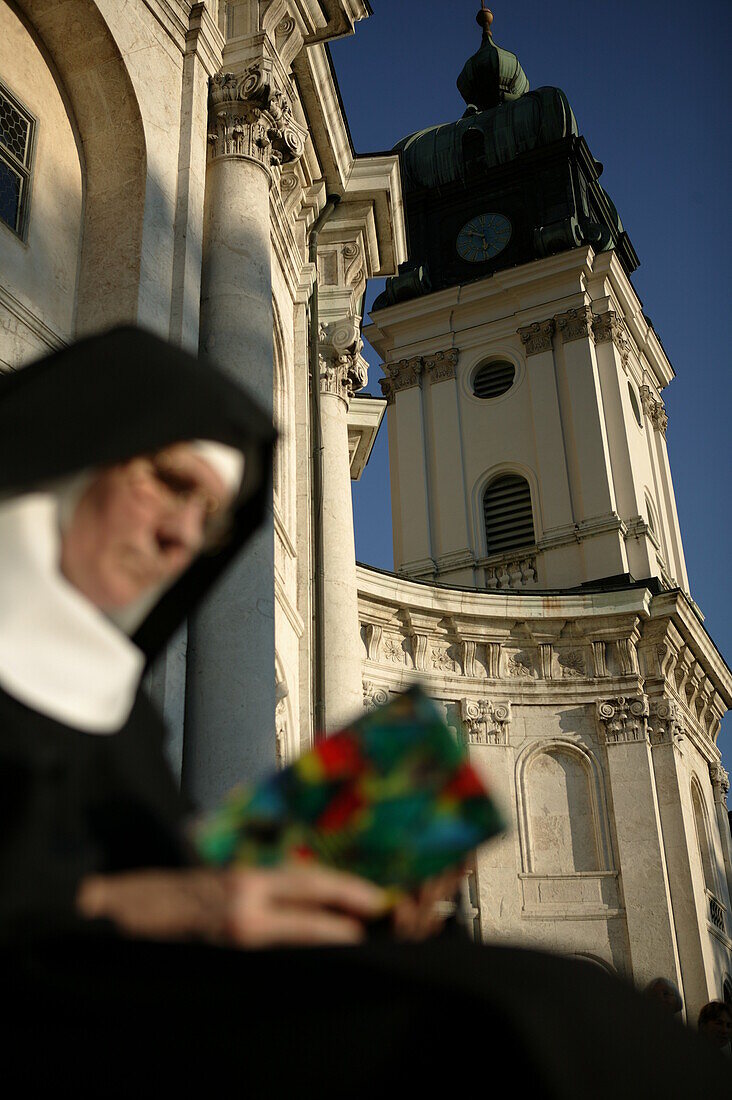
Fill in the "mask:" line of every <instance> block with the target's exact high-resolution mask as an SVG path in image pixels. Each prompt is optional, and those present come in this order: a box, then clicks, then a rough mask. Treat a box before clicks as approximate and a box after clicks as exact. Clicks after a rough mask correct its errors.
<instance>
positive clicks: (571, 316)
mask: <svg viewBox="0 0 732 1100" xmlns="http://www.w3.org/2000/svg"><path fill="white" fill-rule="evenodd" d="M554 320H555V321H556V323H557V332H558V333H559V335H560V336H561V338H562V343H563V344H569V343H571V341H572V340H584V339H588V338H589V339H590V340H594V333H593V331H592V322H593V316H592V307H591V306H581V307H580V308H579V309H568V310H567V312H566V313H559V314H557V316H556V317H555V318H554Z"/></svg>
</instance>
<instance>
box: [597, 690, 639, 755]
mask: <svg viewBox="0 0 732 1100" xmlns="http://www.w3.org/2000/svg"><path fill="white" fill-rule="evenodd" d="M648 713H649V710H648V699H647V697H646V696H645V695H635V696H627V697H626V696H624V695H621V696H619V697H618V698H617V699H606V700H601V701H599V702H598V703H597V718H598V723H599V726H600V731H601V733H602V735H603V737H604V739H605V744H607V745H620V744H628V743H629V742H632V741H646V740H647V739H648V721H647V720H648Z"/></svg>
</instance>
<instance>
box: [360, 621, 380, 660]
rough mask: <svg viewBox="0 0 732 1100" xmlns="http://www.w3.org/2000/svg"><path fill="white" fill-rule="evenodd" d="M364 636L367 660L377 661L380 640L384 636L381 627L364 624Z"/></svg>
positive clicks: (376, 624) (373, 624) (375, 624)
mask: <svg viewBox="0 0 732 1100" xmlns="http://www.w3.org/2000/svg"><path fill="white" fill-rule="evenodd" d="M364 635H365V638H364V640H365V642H366V656H367V658H368V659H369V661H378V659H379V657H380V656H381V639H382V638H383V636H384V628H383V626H380V625H379V624H378V623H366V625H365V627H364Z"/></svg>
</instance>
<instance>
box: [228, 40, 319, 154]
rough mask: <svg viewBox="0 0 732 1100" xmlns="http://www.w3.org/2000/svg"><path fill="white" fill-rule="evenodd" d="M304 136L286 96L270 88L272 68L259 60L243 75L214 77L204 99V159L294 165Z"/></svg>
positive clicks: (301, 150) (272, 87)
mask: <svg viewBox="0 0 732 1100" xmlns="http://www.w3.org/2000/svg"><path fill="white" fill-rule="evenodd" d="M306 138H307V130H306V129H305V128H304V127H303V126H301V125H300V124H299V122H296V120H295V117H294V114H293V110H292V103H291V102H290V99H289V97H288V96H287V94H286V93H285V92H283V91H281V90H280V89H278V88H276V87H275V86H274V83H273V78H272V62H271V61H268V60H267V59H266V58H263V59H261V60H259V61H257V62H255V63H254V64H253V65H250V66H249V68H248V69H246V70H245V71H244V72H243V73H227V72H220V73H216V75H215V76H212V77H211V82H210V85H209V96H208V149H209V159H210V160H213V159H215V158H216V157H225V156H236V157H244V158H245V159H247V160H253V161H255V162H256V163H257V164H261V165H262V166H263V167H264V168H269V167H270V165H272V164H283V163H285V162H286V161H293V160H298V159H299V158H300V157H301V156H302V154H303V151H304V149H305V140H306Z"/></svg>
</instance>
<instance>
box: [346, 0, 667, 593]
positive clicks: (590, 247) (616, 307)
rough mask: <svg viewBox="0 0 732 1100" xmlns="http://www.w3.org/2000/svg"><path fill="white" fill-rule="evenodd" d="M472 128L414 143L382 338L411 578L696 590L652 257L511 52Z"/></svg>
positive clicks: (552, 96)
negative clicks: (656, 326) (689, 570)
mask: <svg viewBox="0 0 732 1100" xmlns="http://www.w3.org/2000/svg"><path fill="white" fill-rule="evenodd" d="M478 22H479V24H480V25H481V27H482V30H483V40H482V43H481V46H480V49H479V50H478V52H477V53H476V54H475V55H474V56H473V57H471V58H470V60H469V61H468V62H467V63H466V65H465V67H464V69H463V71H462V73H461V74H460V77H459V78H458V88H459V90H460V92H461V94H462V96H463V98H464V99H465V101H466V105H467V109H466V111H465V114H464V115H463V117H462V118H461V119H459V120H458V121H456V122H454V123H452V124H448V125H442V126H436V127H433V128H432V129H428V130H426V131H421V132H420V133H417V134H413V135H411V136H409V137H407V138H405V139H404V140H403V141H401V142H400V143H399V145H398V146H397V148H398V150H399V153H400V159H401V167H402V175H403V181H404V191H405V204H406V214H407V221H408V228H409V239H410V258H409V261H408V262H407V263H406V264H404V265H402V267H401V268H400V272H399V274H398V275H397V276H395V277H394V278H392V279H390V280H389V282H388V284H387V287H386V290H385V292H384V293H383V294H382V295H381V296H380V297H379V298H378V299H377V301H376V303H375V305H374V309H373V311H372V320H373V323H372V325H371V326H370V327H369V328H368V329H367V330H366V335H367V337H368V339H369V340H370V342H371V343H372V344H373V346H374V347H375V348H376V349H377V350H378V352H379V353H380V354H381V355H382V357H383V360H384V372H385V375H386V377H385V378H384V380H383V381H382V388H383V391H384V394H385V396H386V398H387V400H388V404H389V408H388V425H389V448H390V465H391V479H392V508H393V525H394V550H395V568H396V570H397V571H398V572H399V573H401V574H402V575H403V576H405V577H409V578H412V579H418V580H423V581H424V580H430V581H436V582H439V583H441V584H449V585H460V586H468V587H473V588H476V589H488V590H494V591H495V590H503V589H513V590H519V589H527V590H536V591H541V590H554V589H565V590H566V589H575V588H580V587H582V586H587V585H592V586H593V587H594V586H598V585H601V586H602V585H607V586H608V587H614V586H617V585H618V584H625V583H628V582H629V581H640V580H644V581H648V582H649V584H653V585H655V586H657V588H658V589H659V590H661V589H671V588H681V589H683V590H684V591H688V580H687V575H686V568H685V564H684V553H683V548H682V543H681V534H680V531H679V524H678V518H677V514H676V505H675V501H674V490H673V484H672V480H671V473H670V468H669V462H668V455H667V451H666V440H665V432H666V424H667V418H666V415H665V412H664V406H663V401H662V397H661V392H662V390H663V389H664V387H665V386H667V385H668V383H669V382H670V381H671V380H672V378H673V369H672V367H671V365H670V363H669V362H668V359H667V358H666V355H665V353H664V351H663V348H662V346H661V343H660V341H659V339H658V337H657V336H656V334H655V332H654V330H653V327H652V325H651V323H650V321H649V320H648V319H647V318H646V317H645V315H644V313H643V308H642V305H641V302H640V300H639V299H638V297H637V295H636V293H635V291H634V289H633V286H632V283H631V281H630V276H631V274H632V272H633V271H634V270H635V268H636V267H637V266H638V258H637V256H636V253H635V251H634V249H633V246H632V244H631V242H630V240H629V238H628V235H627V233H626V232H625V231H624V229H623V225H622V222H621V220H620V218H619V216H618V213H617V210H616V209H615V206H614V205H613V203H612V200H611V199H610V197H609V195H608V194H607V193H606V192H605V191H604V189H603V188H602V186H601V184H600V177H601V174H602V165H601V164H600V163H599V161H597V160H595V158H594V157H593V155H592V153H591V152H590V149H589V147H588V145H587V142H586V141H585V139H584V138H583V137H582V136H581V135H580V134H579V130H578V126H577V122H576V119H575V116H574V114H573V112H572V109H571V107H570V105H569V103H568V101H567V97H566V96H565V95H564V93H563V92H562V91H561V90H559V89H558V88H539V89H538V90H536V91H530V90H529V82H528V79H527V77H526V75H525V73H524V71H523V69H522V67H521V64H520V62H519V60H518V58H517V57H516V56H515V55H514V54H513V53H510V52H509V51H508V50H505V49H502V48H500V47H498V46H497V45H496V44H495V43H494V41H493V35H492V29H491V24H492V22H493V15H492V14H491V12H489V11H488V10H487V9H486V8H485V7H483V8H482V9H481V12H480V13H479V15H478Z"/></svg>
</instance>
